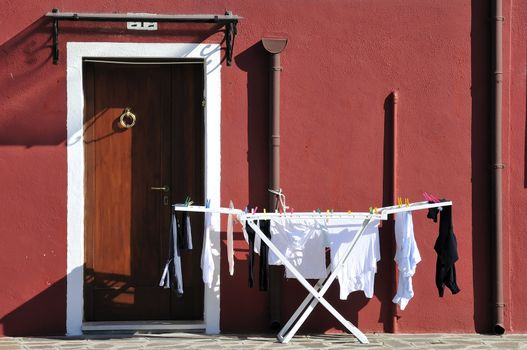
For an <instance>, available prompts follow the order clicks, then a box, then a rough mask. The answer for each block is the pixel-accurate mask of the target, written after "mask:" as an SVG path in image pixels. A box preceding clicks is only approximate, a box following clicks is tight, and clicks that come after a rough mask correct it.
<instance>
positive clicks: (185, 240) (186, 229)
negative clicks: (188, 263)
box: [178, 212, 192, 249]
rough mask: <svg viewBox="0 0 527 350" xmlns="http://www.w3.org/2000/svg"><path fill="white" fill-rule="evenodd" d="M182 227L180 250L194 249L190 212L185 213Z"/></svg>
mask: <svg viewBox="0 0 527 350" xmlns="http://www.w3.org/2000/svg"><path fill="white" fill-rule="evenodd" d="M182 223H183V224H182V227H181V230H180V231H179V232H180V233H181V234H180V237H179V240H178V243H179V248H180V249H192V228H191V225H190V216H189V213H188V212H183V219H182Z"/></svg>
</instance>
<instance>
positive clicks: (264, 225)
mask: <svg viewBox="0 0 527 350" xmlns="http://www.w3.org/2000/svg"><path fill="white" fill-rule="evenodd" d="M259 227H260V230H262V232H263V234H265V236H266V237H268V238H271V232H270V227H271V224H270V222H269V220H260V223H259ZM245 231H246V232H247V238H248V239H249V259H248V260H249V288H252V287H253V286H254V272H253V269H254V239H255V236H256V233H255V232H254V230H253V229H252V227H251V226H249V224H248V223H246V224H245ZM268 253H269V247H268V246H267V245H266V244H265V243H264V242H263V241H261V242H260V268H259V272H260V276H259V277H260V278H259V287H260V290H261V291H266V290H267V287H268V286H269V264H268V262H267V256H268Z"/></svg>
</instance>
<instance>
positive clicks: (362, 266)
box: [326, 218, 381, 300]
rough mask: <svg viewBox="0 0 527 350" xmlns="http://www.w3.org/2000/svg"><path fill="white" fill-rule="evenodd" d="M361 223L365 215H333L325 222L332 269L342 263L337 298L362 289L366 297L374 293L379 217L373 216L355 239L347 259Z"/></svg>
mask: <svg viewBox="0 0 527 350" xmlns="http://www.w3.org/2000/svg"><path fill="white" fill-rule="evenodd" d="M363 224H364V219H352V218H350V219H332V220H331V221H330V222H329V223H328V224H327V228H326V230H327V232H326V237H327V242H328V244H329V247H330V249H331V269H332V271H334V270H335V269H336V268H337V266H338V265H339V263H340V262H341V261H344V265H343V266H342V267H341V268H340V269H339V270H338V272H337V279H338V280H339V284H340V299H341V300H346V299H347V298H348V295H349V294H350V293H352V292H355V291H358V290H362V291H363V292H364V295H365V296H366V297H367V298H372V297H373V289H374V284H375V274H376V273H377V262H378V261H379V260H380V259H381V250H380V244H379V228H378V226H379V220H372V221H370V222H369V224H368V225H367V226H366V228H365V229H364V232H363V233H362V235H361V237H359V239H358V240H357V241H356V243H355V246H354V248H353V253H352V254H350V255H349V257H348V258H347V260H346V253H347V252H348V250H349V249H350V247H351V245H352V242H353V239H354V237H355V236H356V235H357V234H358V232H359V231H360V229H361V228H362V226H363Z"/></svg>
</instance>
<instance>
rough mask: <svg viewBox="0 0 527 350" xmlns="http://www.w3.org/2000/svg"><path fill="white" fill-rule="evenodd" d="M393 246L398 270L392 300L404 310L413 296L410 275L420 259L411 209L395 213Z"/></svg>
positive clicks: (412, 274)
mask: <svg viewBox="0 0 527 350" xmlns="http://www.w3.org/2000/svg"><path fill="white" fill-rule="evenodd" d="M395 246H396V252H395V258H394V260H395V262H396V263H397V269H398V270H399V281H398V283H397V293H396V295H395V297H394V298H393V300H392V301H393V302H394V303H395V304H399V307H400V308H401V310H404V309H405V308H406V305H408V302H409V301H410V299H412V298H413V296H414V290H413V285H412V277H413V276H414V274H415V270H416V267H417V264H418V263H419V262H420V261H421V255H420V254H419V249H418V248H417V243H416V241H415V236H414V224H413V219H412V212H411V211H407V212H401V213H396V214H395Z"/></svg>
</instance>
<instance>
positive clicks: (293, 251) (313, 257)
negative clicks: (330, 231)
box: [268, 218, 326, 279]
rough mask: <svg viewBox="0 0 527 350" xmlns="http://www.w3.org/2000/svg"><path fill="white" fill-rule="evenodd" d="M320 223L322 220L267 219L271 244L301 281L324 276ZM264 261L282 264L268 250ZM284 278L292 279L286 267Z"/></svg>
mask: <svg viewBox="0 0 527 350" xmlns="http://www.w3.org/2000/svg"><path fill="white" fill-rule="evenodd" d="M324 222H325V221H324V220H323V219H304V220H301V219H289V218H277V219H276V220H271V241H272V242H273V243H274V244H275V245H276V247H277V248H278V249H279V250H280V252H281V253H282V254H283V255H284V256H285V257H286V258H287V259H288V261H289V262H290V263H291V264H292V265H293V266H294V267H296V268H297V269H298V271H299V272H300V273H301V274H302V275H303V276H304V277H305V278H316V279H318V278H323V277H326V252H325V236H324V234H323V225H324ZM268 260H269V265H283V262H282V261H280V259H279V258H278V256H277V255H276V254H275V253H273V252H272V251H271V252H269V259H268ZM286 277H287V278H295V276H294V274H293V273H292V272H291V271H289V269H287V268H286Z"/></svg>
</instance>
